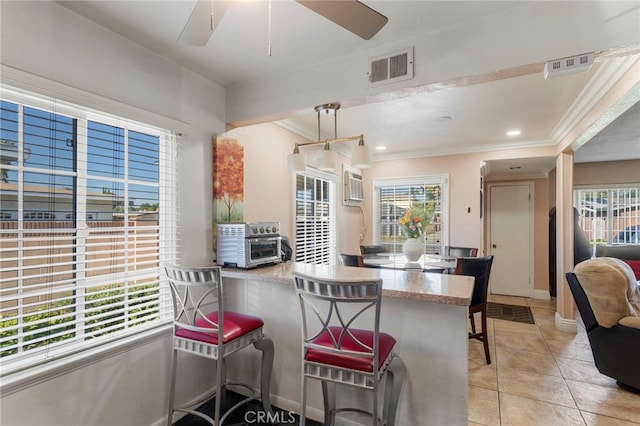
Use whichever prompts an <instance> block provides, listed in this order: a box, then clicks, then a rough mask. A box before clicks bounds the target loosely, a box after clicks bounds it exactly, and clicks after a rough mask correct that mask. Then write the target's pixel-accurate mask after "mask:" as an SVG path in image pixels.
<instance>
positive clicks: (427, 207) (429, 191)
mask: <svg viewBox="0 0 640 426" xmlns="http://www.w3.org/2000/svg"><path fill="white" fill-rule="evenodd" d="M373 187H374V196H375V209H374V210H375V211H374V218H373V223H374V224H375V228H374V241H376V244H382V245H384V246H385V247H386V248H387V251H388V252H389V253H398V252H402V244H403V243H404V242H405V241H406V239H407V236H406V235H405V234H404V233H403V231H402V226H401V225H400V224H399V221H400V219H401V218H402V217H403V216H404V215H405V213H406V212H407V211H408V210H410V209H418V210H419V211H426V212H428V213H429V216H430V224H429V226H428V227H427V228H426V229H425V234H424V236H423V237H424V238H423V239H421V241H423V243H424V252H425V253H427V254H442V253H444V246H445V245H446V236H447V235H448V234H447V229H448V221H447V220H448V213H447V205H448V202H447V199H448V191H449V187H448V179H447V177H446V176H444V175H434V176H423V177H411V178H392V179H376V180H374V182H373Z"/></svg>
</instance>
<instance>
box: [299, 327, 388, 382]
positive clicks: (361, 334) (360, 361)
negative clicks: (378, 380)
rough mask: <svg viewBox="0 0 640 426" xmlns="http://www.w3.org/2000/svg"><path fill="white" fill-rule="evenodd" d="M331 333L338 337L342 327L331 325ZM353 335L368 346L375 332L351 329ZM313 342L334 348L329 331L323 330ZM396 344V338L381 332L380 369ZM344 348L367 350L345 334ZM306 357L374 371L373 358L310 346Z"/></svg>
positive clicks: (371, 342) (310, 359) (331, 363)
mask: <svg viewBox="0 0 640 426" xmlns="http://www.w3.org/2000/svg"><path fill="white" fill-rule="evenodd" d="M329 330H330V332H331V334H332V335H333V336H334V338H335V339H336V341H337V339H338V336H339V335H340V331H341V330H342V328H341V327H329ZM350 331H351V333H352V334H353V336H354V337H355V338H356V339H358V340H360V341H361V342H362V343H364V344H365V345H367V346H373V332H372V331H369V330H358V329H353V328H352V329H350ZM313 343H315V344H316V345H321V346H326V347H327V348H333V347H334V346H333V342H331V338H330V337H329V333H328V332H327V331H324V332H322V333H321V334H320V335H319V336H318V337H316V338H315V339H313ZM395 344H396V339H394V338H393V337H391V336H390V335H388V334H386V333H380V335H379V339H378V346H379V355H378V369H380V367H381V366H382V365H384V362H385V360H386V359H387V357H388V356H389V355H390V354H391V350H392V349H393V346H394V345H395ZM341 346H342V349H346V350H350V351H357V352H363V353H364V352H365V350H364V349H362V348H361V347H360V346H359V345H358V344H357V343H356V342H355V341H354V340H353V339H352V338H351V336H349V335H344V336H343V338H342V345H341ZM305 359H306V360H307V361H312V362H317V363H320V364H327V365H333V366H335V367H341V368H348V369H351V370H358V371H365V372H368V373H371V372H373V368H372V365H373V358H368V357H364V356H362V357H360V356H351V355H338V354H332V353H328V352H324V351H322V350H319V349H313V348H309V349H307V354H306V357H305Z"/></svg>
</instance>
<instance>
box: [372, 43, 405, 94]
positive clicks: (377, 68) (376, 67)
mask: <svg viewBox="0 0 640 426" xmlns="http://www.w3.org/2000/svg"><path fill="white" fill-rule="evenodd" d="M370 62H371V69H370V71H369V72H368V76H369V85H370V87H376V86H380V85H383V84H389V83H395V82H396V81H402V80H409V79H412V78H413V47H409V48H408V49H404V50H400V51H397V52H393V53H388V54H385V55H381V56H376V57H375V58H370Z"/></svg>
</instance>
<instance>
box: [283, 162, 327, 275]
mask: <svg viewBox="0 0 640 426" xmlns="http://www.w3.org/2000/svg"><path fill="white" fill-rule="evenodd" d="M298 176H304V177H306V178H310V179H314V180H322V181H326V182H327V183H328V187H329V241H328V243H327V245H328V247H327V248H328V250H329V254H328V262H329V263H328V264H329V265H334V264H336V263H337V262H338V260H337V259H338V253H337V250H336V235H337V229H336V228H337V218H336V212H337V203H338V185H337V181H338V176H337V175H336V174H333V173H328V172H323V171H320V170H318V169H315V168H312V167H308V166H307V169H306V170H305V171H304V172H296V173H293V184H292V187H293V228H294V229H293V235H294V237H293V245H294V247H295V248H294V260H295V261H299V260H298V257H297V256H298V254H297V253H298V240H297V235H298V219H297V211H296V204H297V201H298V197H297V193H298V187H297V181H298ZM314 243H315V242H314Z"/></svg>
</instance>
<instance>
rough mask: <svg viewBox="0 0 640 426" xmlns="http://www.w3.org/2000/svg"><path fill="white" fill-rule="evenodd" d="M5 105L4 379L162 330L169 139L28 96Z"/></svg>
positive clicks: (168, 239)
mask: <svg viewBox="0 0 640 426" xmlns="http://www.w3.org/2000/svg"><path fill="white" fill-rule="evenodd" d="M3 89H4V88H3ZM5 95H6V96H8V97H10V98H11V99H10V100H6V99H3V100H1V112H2V114H1V119H0V140H1V142H0V167H1V169H2V179H0V210H1V212H0V252H1V260H0V272H1V274H0V284H1V286H0V288H1V290H0V291H1V293H0V295H1V297H0V299H1V302H0V321H1V324H2V329H1V331H0V365H1V367H2V368H1V369H2V371H3V374H4V373H7V372H11V371H16V370H17V369H23V368H28V367H29V366H31V365H36V364H41V363H44V362H47V361H49V360H52V359H56V358H58V357H60V356H62V355H69V354H74V353H78V352H79V351H82V350H83V349H87V348H93V347H96V346H97V345H101V344H105V343H109V342H113V340H114V339H118V338H121V337H125V336H131V335H133V334H135V333H140V332H143V331H145V330H149V329H150V328H152V327H156V326H158V325H160V324H167V323H168V321H169V320H170V318H171V310H170V309H171V307H170V304H169V299H168V297H169V293H168V289H167V288H165V286H164V285H162V282H163V278H162V275H161V269H160V266H161V264H162V263H163V262H165V261H169V260H171V259H173V258H174V256H175V253H176V246H177V242H176V214H175V212H176V200H175V197H176V191H175V182H176V179H175V175H176V164H177V161H176V160H175V159H176V156H177V146H176V141H175V137H174V136H173V135H172V134H171V133H170V132H169V131H166V130H163V129H158V128H155V127H152V126H148V125H144V124H140V123H134V122H131V121H128V120H126V119H122V118H118V117H113V116H110V115H106V114H104V115H103V114H100V113H98V112H95V111H87V110H85V109H82V108H79V107H75V106H73V105H70V104H66V103H61V102H55V101H47V100H46V99H44V98H43V99H37V97H36V96H35V95H32V96H30V97H25V98H24V100H21V99H22V98H21V96H20V94H19V93H13V92H10V91H6V92H3V97H4V96H5ZM34 98H35V99H36V100H37V102H36V103H37V104H38V106H37V107H34V106H32V105H29V101H30V100H33V99H34ZM47 102H48V104H49V105H50V107H49V108H46V107H43V105H45V106H46V105H47Z"/></svg>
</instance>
